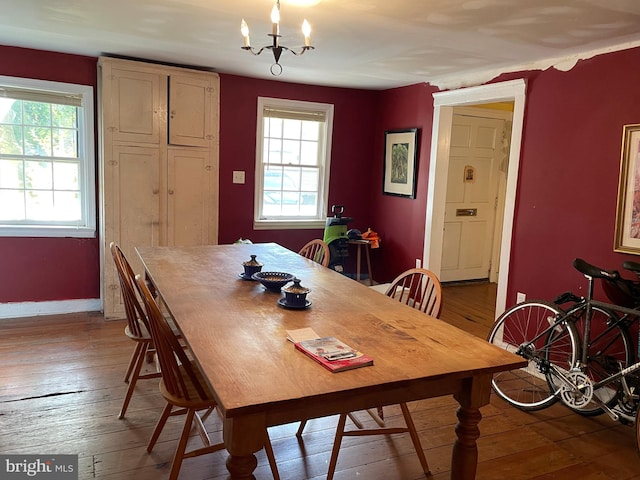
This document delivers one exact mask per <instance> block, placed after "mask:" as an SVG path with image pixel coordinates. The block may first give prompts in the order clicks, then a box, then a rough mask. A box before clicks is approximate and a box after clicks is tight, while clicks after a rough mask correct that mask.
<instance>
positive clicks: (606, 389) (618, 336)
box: [567, 305, 635, 417]
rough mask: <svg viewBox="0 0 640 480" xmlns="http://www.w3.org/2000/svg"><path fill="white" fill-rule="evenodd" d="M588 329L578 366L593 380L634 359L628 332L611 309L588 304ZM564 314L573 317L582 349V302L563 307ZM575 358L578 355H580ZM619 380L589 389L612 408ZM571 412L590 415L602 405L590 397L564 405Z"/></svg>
mask: <svg viewBox="0 0 640 480" xmlns="http://www.w3.org/2000/svg"><path fill="white" fill-rule="evenodd" d="M591 308H592V311H593V314H592V317H591V332H590V334H589V337H590V338H589V342H588V353H587V363H586V365H583V366H582V368H581V370H582V371H583V372H584V373H585V375H587V376H588V377H589V378H590V379H591V381H593V382H594V383H596V382H599V381H601V380H604V379H605V378H607V377H608V376H610V375H613V374H614V373H617V372H618V371H620V368H626V367H627V366H629V365H631V364H632V363H633V361H634V358H635V354H634V351H633V346H632V341H631V335H630V334H629V331H628V330H627V328H626V326H624V325H623V324H621V323H617V320H618V317H617V315H616V314H615V313H613V312H612V311H609V310H607V309H604V308H601V307H596V306H592V307H591ZM567 314H568V315H571V316H572V317H573V318H574V325H575V326H576V331H577V332H578V335H579V337H580V350H582V339H583V338H584V314H585V306H584V305H578V306H576V307H574V308H570V309H568V310H567ZM579 358H582V355H580V357H579ZM621 388H622V386H621V384H620V382H619V381H618V382H614V383H610V384H608V385H604V386H602V387H601V388H599V389H597V390H596V391H595V392H593V395H594V396H596V395H597V396H598V398H599V399H600V400H601V401H602V402H604V403H605V405H607V406H608V407H610V408H613V407H614V406H615V405H616V404H617V403H618V399H619V396H620V389H621ZM567 406H568V407H569V408H571V409H572V410H573V411H574V412H576V413H579V414H580V415H583V416H585V417H592V416H596V415H601V414H602V413H604V409H603V408H602V407H600V406H599V405H598V404H597V403H595V402H594V401H591V402H589V403H588V404H587V405H586V406H584V407H581V408H574V407H572V406H571V405H567Z"/></svg>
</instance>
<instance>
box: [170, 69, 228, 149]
mask: <svg viewBox="0 0 640 480" xmlns="http://www.w3.org/2000/svg"><path fill="white" fill-rule="evenodd" d="M216 79H217V77H213V76H204V75H193V76H190V75H171V76H170V77H169V144H170V145H185V146H192V147H209V146H211V142H212V140H213V139H214V132H213V131H212V125H213V123H214V122H213V118H212V115H214V111H217V108H215V109H214V101H215V99H217V82H216ZM216 105H217V103H216Z"/></svg>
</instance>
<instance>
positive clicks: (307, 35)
mask: <svg viewBox="0 0 640 480" xmlns="http://www.w3.org/2000/svg"><path fill="white" fill-rule="evenodd" d="M271 24H272V31H271V33H268V34H267V36H269V37H272V39H273V42H272V43H271V45H265V46H264V47H262V48H261V49H260V50H257V51H256V50H255V49H254V48H253V47H252V46H251V42H250V41H249V25H247V22H245V21H244V18H243V19H242V23H240V32H241V33H242V36H243V37H244V46H243V47H241V48H242V49H243V50H247V51H248V52H251V53H252V54H253V55H260V54H261V53H262V52H263V51H264V50H271V51H272V52H273V58H274V59H275V63H274V64H273V65H271V68H270V71H271V75H274V76H278V75H280V74H281V73H282V65H280V63H279V62H280V55H282V52H284V51H285V50H286V51H287V52H291V53H293V54H294V55H302V54H304V52H306V51H307V50H312V49H314V48H315V47H313V46H311V25H309V22H307V20H306V19H305V20H304V21H303V22H302V34H303V35H304V46H303V47H300V51H298V52H296V51H295V50H294V49H292V48H289V47H285V46H284V45H280V41H279V39H280V37H281V36H282V35H280V0H276V3H275V4H274V5H273V9H272V10H271Z"/></svg>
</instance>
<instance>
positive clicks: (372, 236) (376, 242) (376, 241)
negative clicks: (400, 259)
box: [362, 228, 380, 248]
mask: <svg viewBox="0 0 640 480" xmlns="http://www.w3.org/2000/svg"><path fill="white" fill-rule="evenodd" d="M362 239H363V240H369V241H370V242H371V248H378V247H380V235H378V234H377V233H376V232H374V231H373V230H371V228H367V231H366V232H364V233H363V234H362Z"/></svg>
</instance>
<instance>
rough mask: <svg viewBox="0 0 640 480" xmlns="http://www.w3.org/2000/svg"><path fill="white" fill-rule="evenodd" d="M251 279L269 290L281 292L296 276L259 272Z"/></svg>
mask: <svg viewBox="0 0 640 480" xmlns="http://www.w3.org/2000/svg"><path fill="white" fill-rule="evenodd" d="M251 278H253V279H254V280H257V281H258V282H260V283H261V284H262V285H264V288H266V289H267V290H270V291H272V292H279V291H280V289H282V287H284V286H285V285H286V284H287V283H289V282H290V281H291V280H293V279H294V276H293V275H291V274H290V273H284V272H257V273H254V274H253V275H251Z"/></svg>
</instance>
